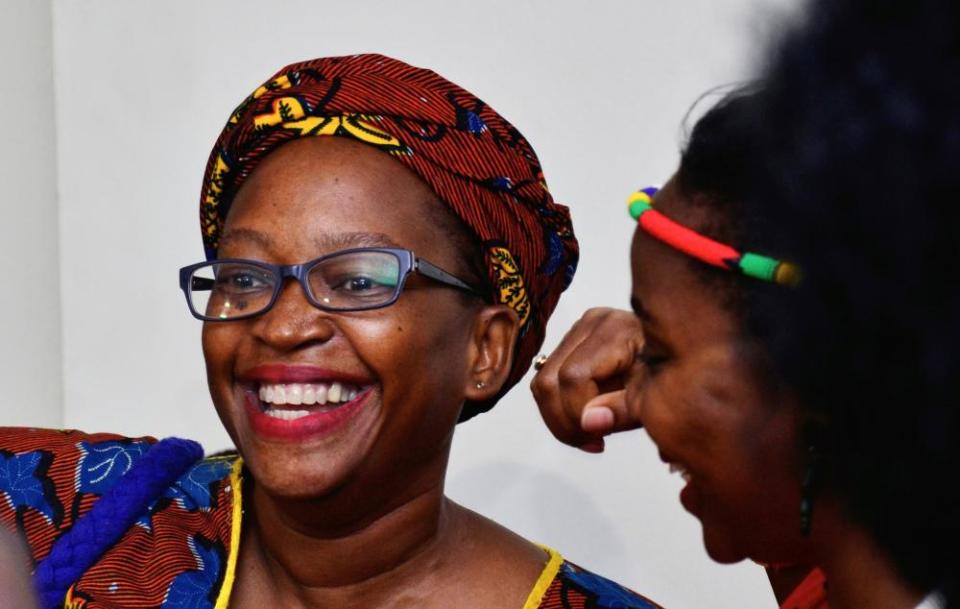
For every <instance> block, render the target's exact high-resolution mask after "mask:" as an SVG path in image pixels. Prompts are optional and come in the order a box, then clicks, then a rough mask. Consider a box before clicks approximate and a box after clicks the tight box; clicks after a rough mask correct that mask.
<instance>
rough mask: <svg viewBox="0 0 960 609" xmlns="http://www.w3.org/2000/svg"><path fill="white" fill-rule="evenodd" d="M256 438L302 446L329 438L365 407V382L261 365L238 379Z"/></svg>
mask: <svg viewBox="0 0 960 609" xmlns="http://www.w3.org/2000/svg"><path fill="white" fill-rule="evenodd" d="M238 377H239V379H240V380H241V382H243V384H244V385H245V386H244V388H243V392H244V402H245V406H246V411H247V415H248V417H249V420H250V426H251V428H252V429H253V431H254V433H255V434H256V435H258V436H261V437H264V438H269V439H273V440H287V441H304V440H307V439H310V438H320V437H324V436H327V435H330V434H331V433H333V432H334V431H335V430H337V429H339V428H340V427H342V426H343V425H344V424H346V423H347V422H348V421H349V420H351V419H352V418H353V417H354V415H356V414H357V413H358V412H360V411H361V410H362V409H363V407H364V405H366V404H367V402H369V399H368V398H369V396H370V394H371V393H372V384H371V383H370V381H369V380H367V379H365V378H362V377H359V376H356V375H351V374H345V373H343V372H338V371H333V370H328V369H325V368H318V367H315V366H304V365H288V364H265V365H260V366H256V367H254V368H250V369H249V370H247V371H245V372H243V373H242V374H240V375H238Z"/></svg>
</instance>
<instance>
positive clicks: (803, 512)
mask: <svg viewBox="0 0 960 609" xmlns="http://www.w3.org/2000/svg"><path fill="white" fill-rule="evenodd" d="M803 435H804V437H805V438H806V445H807V468H806V470H805V471H804V473H803V482H801V484H800V534H801V535H803V536H804V537H809V536H810V529H811V528H812V527H813V500H814V495H815V494H816V490H817V483H818V482H819V480H818V479H817V478H818V476H819V469H820V456H821V455H820V439H821V438H820V436H821V435H822V430H821V429H820V428H819V426H817V425H814V424H813V423H808V424H807V425H806V426H805V428H804V434H803Z"/></svg>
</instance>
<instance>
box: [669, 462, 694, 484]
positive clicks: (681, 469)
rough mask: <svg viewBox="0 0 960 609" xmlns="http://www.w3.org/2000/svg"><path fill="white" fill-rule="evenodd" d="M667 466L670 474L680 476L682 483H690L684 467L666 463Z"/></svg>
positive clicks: (688, 473) (688, 474)
mask: <svg viewBox="0 0 960 609" xmlns="http://www.w3.org/2000/svg"><path fill="white" fill-rule="evenodd" d="M667 465H669V466H670V473H671V474H680V477H681V478H683V481H684V482H690V472H688V471H687V470H686V468H685V467H683V466H682V465H679V464H677V463H668V464H667Z"/></svg>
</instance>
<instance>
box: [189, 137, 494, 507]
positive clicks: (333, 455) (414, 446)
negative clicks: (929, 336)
mask: <svg viewBox="0 0 960 609" xmlns="http://www.w3.org/2000/svg"><path fill="white" fill-rule="evenodd" d="M438 205H442V203H441V202H440V201H438V200H437V198H436V197H435V195H434V194H433V193H432V192H431V191H430V189H429V188H428V187H427V186H426V184H424V183H423V182H422V181H421V180H420V179H419V178H417V177H416V176H415V175H414V174H413V173H411V172H410V171H409V170H407V169H406V168H404V167H403V166H402V165H401V164H400V163H398V162H396V161H395V160H393V159H391V158H390V157H389V156H388V155H386V154H384V153H382V152H380V151H377V150H375V149H373V148H371V147H369V146H366V145H364V144H360V143H357V142H353V141H349V140H345V139H342V138H334V137H318V138H307V139H303V140H297V141H293V142H291V143H287V144H285V145H283V146H282V147H280V148H279V149H277V150H276V151H275V152H273V153H272V154H271V155H270V156H269V157H268V158H266V159H265V160H264V161H263V162H262V163H261V165H260V166H259V167H258V168H257V169H256V171H255V172H254V173H253V175H252V176H251V177H250V178H249V179H248V180H247V181H246V183H245V184H244V185H243V187H242V188H241V190H240V191H239V192H238V193H237V196H236V198H235V200H234V202H233V206H232V208H231V210H230V212H229V214H228V217H227V219H226V222H225V225H224V231H223V237H222V240H221V242H220V248H219V252H218V255H219V257H221V258H247V259H254V260H261V261H266V262H270V263H274V264H297V263H302V262H306V261H308V260H312V259H314V258H317V257H319V256H322V255H324V254H329V253H331V252H334V251H337V250H342V249H346V248H353V247H364V246H386V247H401V248H405V249H410V250H413V251H414V252H415V253H416V254H417V255H418V256H421V257H423V258H425V259H427V260H429V261H431V262H433V263H434V264H436V265H438V266H440V267H441V268H443V269H446V270H448V271H450V272H452V273H454V274H456V271H457V269H458V264H457V262H458V254H457V252H456V251H455V249H454V246H453V245H452V244H451V243H450V242H449V240H448V239H446V238H445V235H443V234H437V227H436V224H435V223H433V222H431V221H430V218H436V217H437V215H436V211H437V209H438V208H436V207H435V206H438ZM477 303H479V301H477ZM480 308H482V307H481V306H480V305H479V304H472V303H471V302H470V301H469V299H467V298H464V297H463V296H462V295H461V294H460V293H458V292H457V291H456V290H454V289H451V288H448V287H444V286H441V285H439V284H437V283H433V282H430V281H429V280H426V279H424V278H422V277H419V276H417V275H412V276H410V278H409V280H408V281H407V284H406V287H405V289H404V292H403V293H402V294H401V296H400V298H399V300H398V301H397V302H396V303H394V304H393V305H391V306H389V307H386V308H382V309H377V310H370V311H361V312H351V313H343V312H336V313H332V312H325V311H321V310H320V309H317V308H316V307H314V306H312V305H311V304H309V302H308V301H307V299H306V297H305V295H304V293H303V290H302V289H301V287H300V285H299V284H297V283H296V282H295V281H288V282H287V283H286V284H285V285H284V287H283V290H282V292H281V294H280V296H279V299H278V300H277V302H276V304H275V305H274V307H273V308H272V309H271V310H270V311H268V312H266V313H265V314H263V315H260V316H259V317H256V318H253V319H249V320H242V321H230V322H208V323H206V324H205V325H204V328H203V351H204V356H205V358H206V363H207V377H208V382H209V385H210V392H211V394H212V396H213V401H214V403H215V405H216V408H217V412H218V413H219V415H220V419H221V420H222V421H223V424H224V426H225V427H226V429H227V431H228V432H229V434H230V436H231V438H232V439H233V441H234V442H235V443H236V446H237V448H238V449H239V450H240V453H241V454H242V455H243V457H244V459H245V461H246V464H247V466H248V467H249V469H250V470H251V472H252V474H253V476H254V478H255V479H256V481H257V484H258V486H262V487H264V488H265V489H267V490H268V491H269V492H272V493H273V494H277V495H281V496H286V497H318V496H323V495H326V494H328V493H330V492H332V491H334V490H336V489H338V488H341V487H343V486H345V485H349V484H351V483H352V482H358V481H359V482H360V483H361V484H362V485H363V486H364V487H365V488H370V486H371V484H372V485H373V487H374V488H376V489H377V490H378V491H379V493H377V492H374V493H367V494H366V495H365V496H367V497H369V498H370V500H372V501H377V500H378V497H377V495H378V494H379V496H380V497H383V496H389V497H394V498H395V497H397V496H398V495H405V494H406V493H407V492H416V489H417V488H418V487H422V486H423V485H424V484H427V485H429V484H436V483H437V482H438V481H442V476H443V471H444V468H445V465H446V458H447V454H448V450H449V444H450V439H451V436H452V433H453V428H454V426H455V424H456V420H457V417H458V414H459V407H460V405H461V404H462V402H463V399H464V395H465V391H466V390H465V387H467V386H468V384H469V383H471V379H469V378H468V376H469V373H468V368H469V366H468V362H467V359H468V351H469V348H468V343H469V342H470V336H471V321H472V316H473V315H474V313H476V311H477V310H478V309H480ZM337 385H339V389H335V387H336V386H337ZM280 386H283V392H284V395H285V396H290V395H293V394H294V393H297V392H299V394H300V395H301V396H303V395H306V393H308V392H312V396H314V397H311V399H314V400H317V401H318V402H319V399H320V397H319V396H320V394H321V393H322V394H325V398H326V400H327V401H326V403H325V404H322V405H321V404H319V403H315V404H313V405H305V404H299V405H297V404H288V405H273V406H269V405H268V404H267V403H266V402H265V401H264V400H261V397H262V396H261V389H263V390H264V391H265V392H266V395H267V400H268V401H269V400H274V401H276V394H277V392H278V391H280ZM271 393H272V394H274V397H273V398H271V397H269V395H270V394H271ZM335 393H339V394H340V396H339V399H335V396H334V394H335ZM354 394H356V395H354ZM288 399H289V398H288ZM292 401H298V400H292ZM299 401H303V398H302V397H301V398H300V400H299ZM268 410H269V411H271V412H272V413H273V414H281V415H283V414H287V413H282V412H280V413H278V412H277V411H278V410H279V411H282V410H289V411H291V412H292V411H296V410H308V411H309V412H310V415H309V416H305V417H301V418H297V419H295V420H285V419H284V418H280V417H276V416H272V415H271V414H270V413H268V412H267V411H268ZM301 414H302V413H301Z"/></svg>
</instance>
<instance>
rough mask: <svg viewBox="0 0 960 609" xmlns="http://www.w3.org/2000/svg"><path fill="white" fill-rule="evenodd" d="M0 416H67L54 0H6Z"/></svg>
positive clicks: (1, 89)
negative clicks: (51, 0) (62, 344)
mask: <svg viewBox="0 0 960 609" xmlns="http://www.w3.org/2000/svg"><path fill="white" fill-rule="evenodd" d="M0 9H2V10H0V117H2V123H3V130H2V131H0V193H2V194H0V218H2V221H0V282H2V283H0V285H2V286H3V287H2V288H0V387H2V388H3V389H2V391H3V400H0V401H2V404H0V424H3V425H37V426H56V425H60V424H61V421H62V419H63V412H62V403H63V397H62V386H63V382H62V378H61V369H60V362H61V349H60V276H59V240H60V236H59V223H58V220H57V186H56V185H57V168H56V155H55V153H54V150H55V147H56V130H55V128H54V97H53V45H52V42H53V37H52V31H51V24H50V3H49V2H43V1H41V2H38V1H36V0H0Z"/></svg>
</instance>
